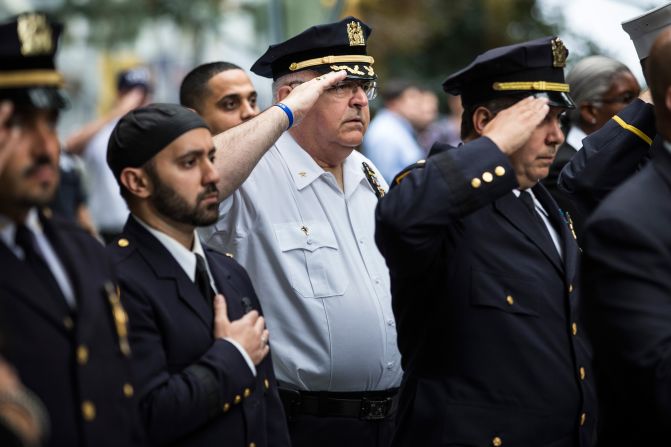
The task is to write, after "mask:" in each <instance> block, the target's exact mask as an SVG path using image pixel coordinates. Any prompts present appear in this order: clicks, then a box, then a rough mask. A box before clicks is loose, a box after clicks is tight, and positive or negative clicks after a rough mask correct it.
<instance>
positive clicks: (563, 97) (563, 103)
mask: <svg viewBox="0 0 671 447" xmlns="http://www.w3.org/2000/svg"><path fill="white" fill-rule="evenodd" d="M532 96H533V97H534V98H547V100H548V105H549V106H551V107H565V108H567V109H575V103H574V102H573V99H571V97H570V96H569V95H568V93H564V92H535V93H533V94H532Z"/></svg>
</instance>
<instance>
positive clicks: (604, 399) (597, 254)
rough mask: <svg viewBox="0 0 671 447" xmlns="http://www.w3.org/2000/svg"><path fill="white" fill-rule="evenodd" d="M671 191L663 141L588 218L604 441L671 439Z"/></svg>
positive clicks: (588, 271)
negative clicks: (649, 157) (642, 165)
mask: <svg viewBox="0 0 671 447" xmlns="http://www.w3.org/2000/svg"><path fill="white" fill-rule="evenodd" d="M670 191H671V154H669V152H668V151H667V150H666V149H665V148H664V147H662V148H661V150H660V151H658V152H656V153H655V155H654V157H653V158H652V160H651V161H650V162H649V163H648V164H647V165H646V166H645V167H644V168H643V169H642V170H641V172H639V173H638V174H636V175H634V176H633V177H632V178H630V179H629V180H627V181H626V182H625V183H624V184H623V185H622V186H620V187H619V188H618V189H617V190H615V191H613V193H612V194H611V195H609V196H608V197H606V199H605V200H604V201H603V203H602V204H601V205H600V206H599V207H598V208H597V209H596V211H594V214H593V215H592V216H591V217H590V219H589V220H588V221H587V227H586V231H585V245H584V248H585V256H584V258H583V259H584V265H583V271H584V275H583V282H584V290H585V292H586V293H585V303H584V304H585V307H586V312H585V317H586V323H587V324H588V326H587V330H588V332H589V334H590V335H591V336H592V337H593V340H594V362H595V367H596V368H597V379H598V380H597V385H598V389H599V397H600V404H601V408H602V411H601V414H602V415H603V418H602V419H601V421H602V424H600V426H601V433H600V435H599V439H600V445H603V446H609V447H610V446H617V447H619V446H653V445H668V442H669V441H668V440H669V438H671V368H669V362H670V358H669V352H670V349H671V342H670V340H671V231H669V230H670V229H671V201H669V192H670Z"/></svg>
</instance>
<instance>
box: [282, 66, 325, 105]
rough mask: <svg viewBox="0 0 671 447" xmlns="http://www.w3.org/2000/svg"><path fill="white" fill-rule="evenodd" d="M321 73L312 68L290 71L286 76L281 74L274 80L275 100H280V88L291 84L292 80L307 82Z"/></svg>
mask: <svg viewBox="0 0 671 447" xmlns="http://www.w3.org/2000/svg"><path fill="white" fill-rule="evenodd" d="M318 75H319V73H317V72H316V71H312V70H302V71H298V72H296V73H289V74H285V75H284V76H280V77H279V78H277V79H276V80H274V81H273V87H272V88H273V102H277V101H279V97H278V94H277V93H278V91H279V90H280V88H281V87H284V86H285V85H289V84H291V83H292V82H305V81H309V80H310V79H312V78H314V77H315V76H318Z"/></svg>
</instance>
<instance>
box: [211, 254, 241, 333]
mask: <svg viewBox="0 0 671 447" xmlns="http://www.w3.org/2000/svg"><path fill="white" fill-rule="evenodd" d="M203 248H204V250H205V256H206V257H207V263H208V266H209V267H210V272H211V273H212V276H213V277H214V282H215V284H216V285H217V291H218V292H219V293H221V294H222V295H224V298H225V299H226V309H227V310H228V318H229V320H231V321H233V320H237V319H239V318H241V317H242V316H243V315H244V307H243V305H242V301H241V300H242V297H243V296H242V292H241V291H240V290H239V288H238V287H236V286H235V284H234V282H233V281H232V276H231V271H230V270H229V269H228V267H227V266H225V265H224V264H223V263H221V262H216V261H215V260H214V259H213V255H212V254H211V253H210V252H211V249H209V248H207V247H205V246H204V247H203Z"/></svg>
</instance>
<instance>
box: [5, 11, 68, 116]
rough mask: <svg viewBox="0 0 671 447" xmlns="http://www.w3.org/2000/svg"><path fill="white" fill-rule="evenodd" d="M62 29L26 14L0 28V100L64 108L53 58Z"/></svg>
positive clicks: (36, 15) (42, 17) (40, 16)
mask: <svg viewBox="0 0 671 447" xmlns="http://www.w3.org/2000/svg"><path fill="white" fill-rule="evenodd" d="M62 30H63V27H62V25H61V24H59V23H55V22H53V21H51V20H50V19H49V18H48V17H47V16H46V15H45V14H43V13H39V12H29V13H25V14H20V15H18V16H15V17H12V18H10V19H8V21H6V22H3V23H1V24H0V98H2V99H10V100H12V101H13V102H14V103H15V104H18V105H22V104H29V105H32V106H34V107H37V108H41V109H42V108H43V109H48V108H61V107H64V106H65V105H66V104H67V101H66V99H65V96H64V95H63V93H62V92H61V90H60V88H61V87H62V86H63V83H64V82H63V76H62V75H61V74H60V73H59V72H58V71H56V68H55V64H54V56H55V54H56V49H57V47H58V38H59V36H60V34H61V31H62Z"/></svg>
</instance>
